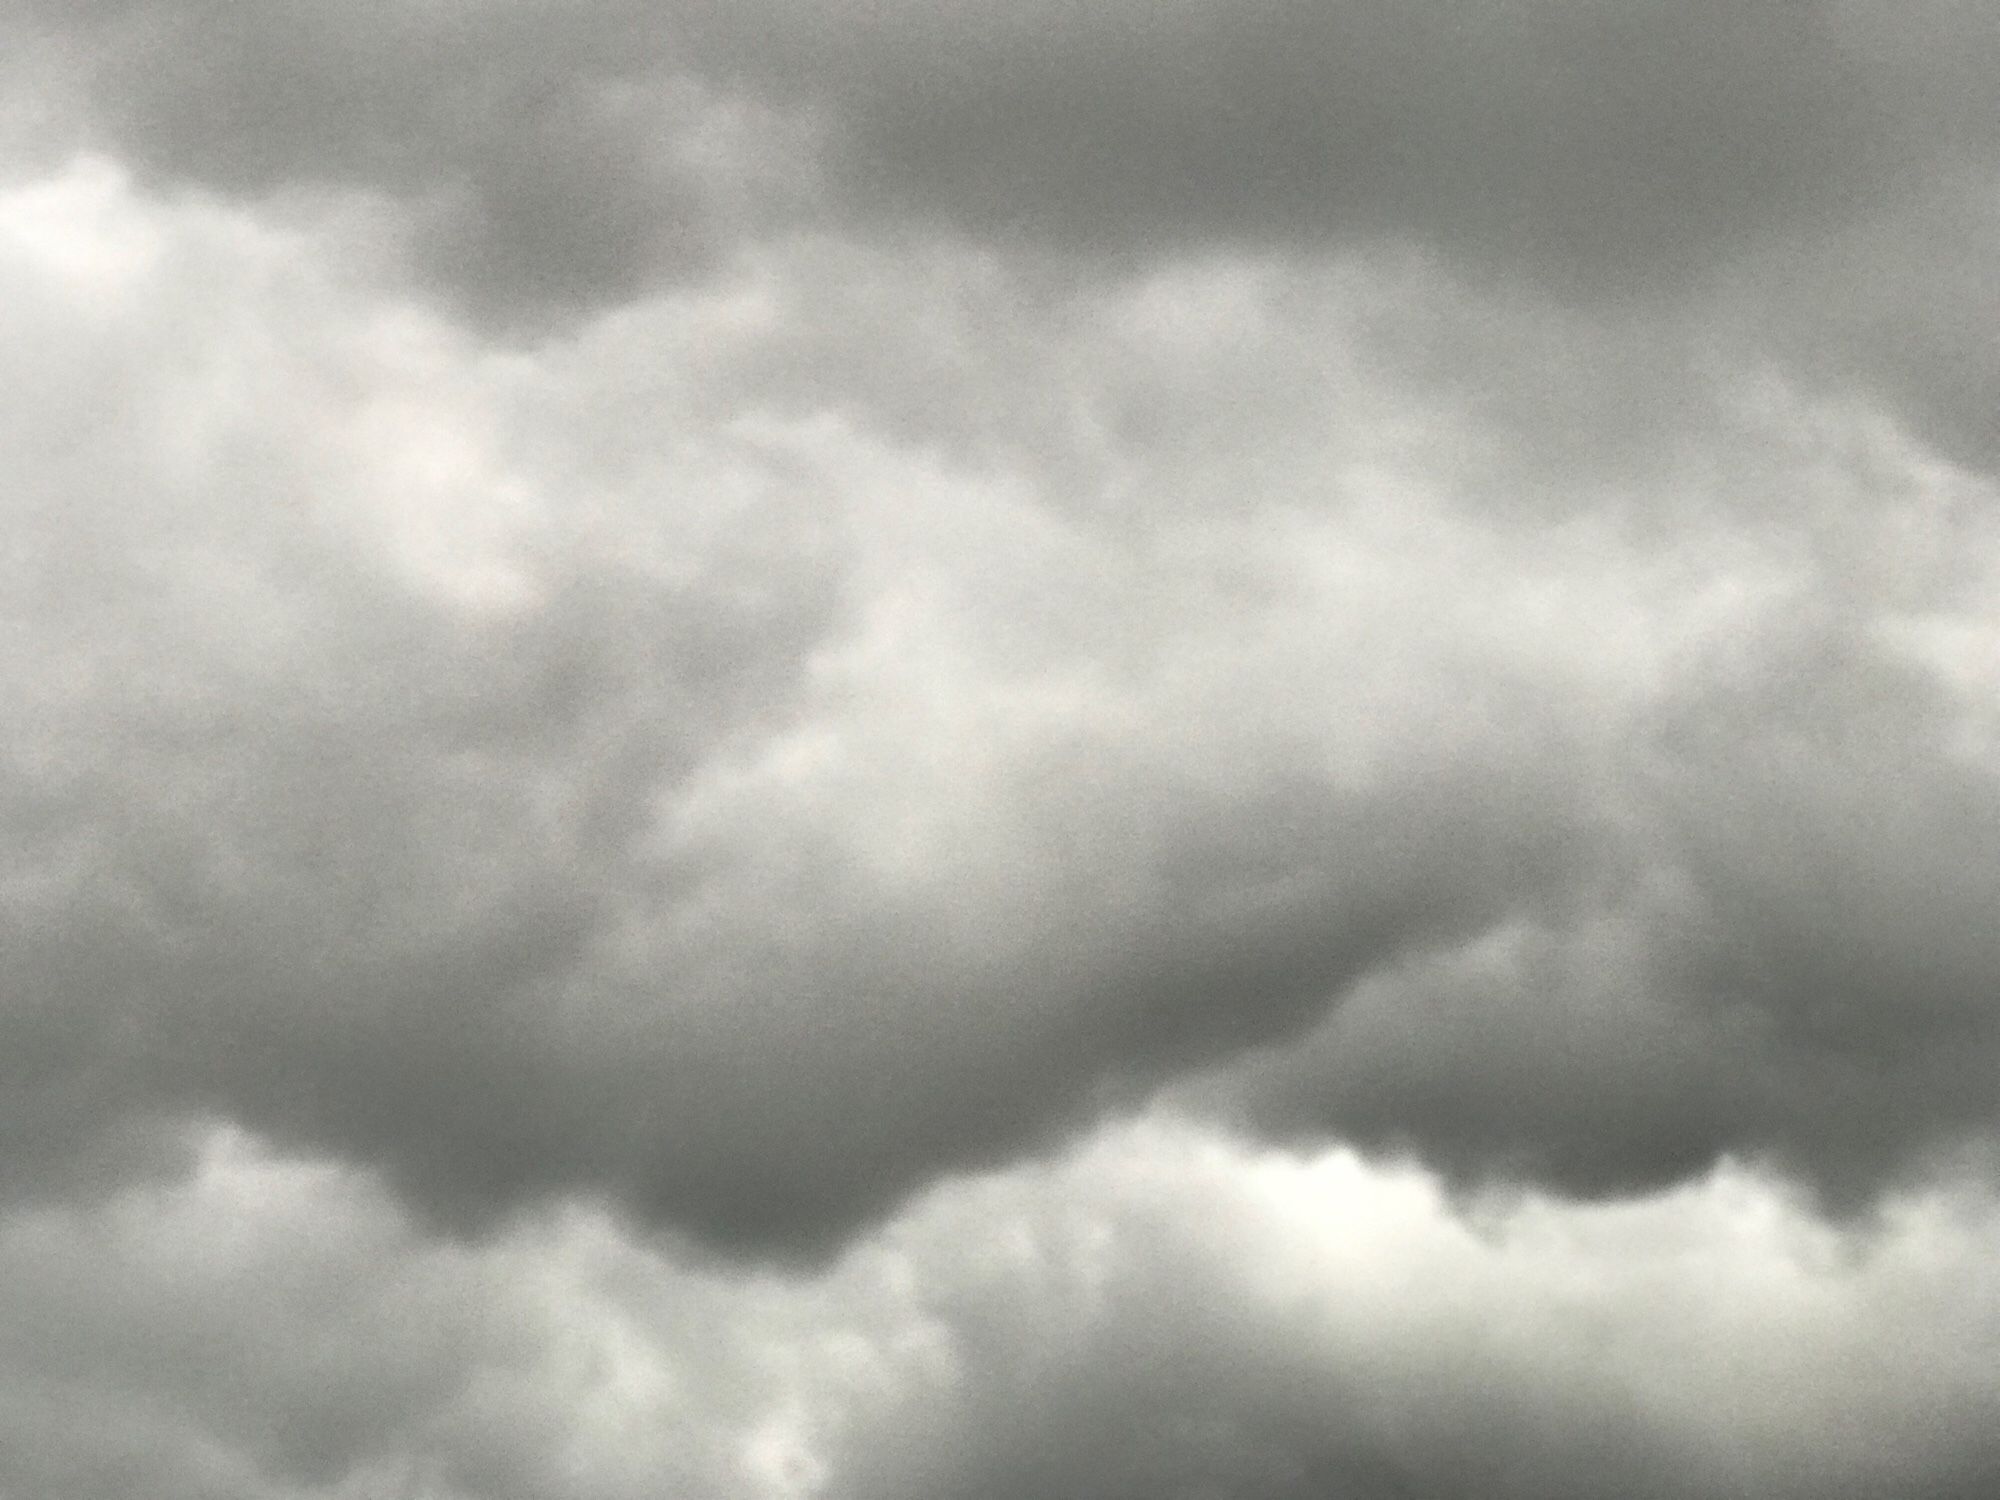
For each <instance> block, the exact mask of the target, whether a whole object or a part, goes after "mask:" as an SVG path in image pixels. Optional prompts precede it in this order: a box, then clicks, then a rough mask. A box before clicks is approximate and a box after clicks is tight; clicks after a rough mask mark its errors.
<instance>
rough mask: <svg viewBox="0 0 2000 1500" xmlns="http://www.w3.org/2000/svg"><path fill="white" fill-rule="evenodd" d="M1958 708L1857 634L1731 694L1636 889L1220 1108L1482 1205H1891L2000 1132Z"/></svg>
mask: <svg viewBox="0 0 2000 1500" xmlns="http://www.w3.org/2000/svg"><path fill="white" fill-rule="evenodd" d="M1950 713H1951V711H1950V709H1949V706H1948V704H1947V703H1946V701H1945V700H1944V699H1943V698H1942V697H1941V696H1940V695H1939V693H1938V691H1937V689H1936V687H1935V685H1934V684H1931V683H1929V682H1928V681H1927V680H1926V679H1924V678H1923V677H1922V676H1921V675H1919V674H1917V673H1916V672H1915V671H1914V670H1912V669H1910V668H1907V667H1902V666H1897V665H1894V664H1892V663H1890V662H1889V661H1887V660H1886V659H1884V658H1883V657H1882V656H1881V655H1880V654H1879V653H1877V652H1875V651H1872V650H1869V649H1867V648H1864V647H1861V646H1859V645H1858V644H1856V643H1853V642H1851V641H1849V642H1848V643H1847V644H1845V645H1841V644H1837V643H1829V642H1827V641H1825V640H1824V639H1819V640H1816V641H1815V643H1814V644H1813V645H1811V646H1810V647H1806V648H1802V649H1795V650H1786V651H1783V652H1781V653H1779V654H1778V656H1777V657H1775V658H1767V659H1766V660H1765V661H1764V663H1763V665H1762V668H1761V669H1760V670H1757V671H1755V672H1754V673H1751V674H1749V675H1747V676H1742V677H1737V678H1735V679H1733V680H1729V681H1720V682H1717V683H1715V684H1714V685H1713V686H1712V687H1711V688H1710V689H1709V690H1707V691H1705V692H1704V693H1702V694H1700V695H1699V696H1697V697H1696V698H1694V699H1690V700H1688V701H1685V702H1683V703H1682V704H1681V705H1680V706H1679V707H1678V708H1677V709H1676V710H1675V711H1674V713H1673V714H1672V715H1671V718H1672V721H1673V722H1672V724H1671V726H1670V727H1669V728H1667V729H1664V730H1663V732H1662V737H1661V739H1660V740H1659V741H1658V742H1657V744H1656V747H1655V749H1656V753H1657V754H1658V755H1659V756H1660V760H1659V761H1658V762H1657V763H1656V770H1655V772H1654V773H1653V774H1654V775H1657V776H1659V777H1660V778H1661V779H1660V780H1659V781H1657V782H1656V783H1655V784H1654V785H1655V791H1656V795H1657V796H1658V799H1659V800H1657V801H1656V802H1655V803H1654V804H1653V806H1654V811H1655V814H1656V815H1657V816H1658V818H1659V819H1660V822H1659V823H1658V824H1656V825H1654V826H1653V828H1652V829H1650V830H1649V831H1648V832H1647V833H1646V834H1645V842H1644V843H1642V844H1641V845H1639V846H1638V848H1637V849H1635V850H1634V851H1632V855H1633V857H1634V858H1635V860H1636V862H1635V863H1633V864H1632V865H1631V866H1630V869H1631V871H1632V874H1631V876H1629V877H1627V878H1625V879H1624V880H1622V881H1621V884H1622V885H1623V887H1624V890H1623V893H1622V894H1619V893H1617V892H1616V891H1615V890H1614V891H1612V892H1609V893H1606V895H1604V896H1601V897H1600V898H1599V900H1600V902H1601V904H1598V905H1596V906H1594V908H1590V909H1588V910H1589V914H1588V915H1586V916H1584V917H1583V919H1582V920H1580V921H1579V920H1574V919H1572V920H1570V921H1568V922H1558V923H1556V924H1553V925H1551V924H1548V923H1543V922H1529V923H1526V924H1523V925H1520V926H1517V927H1515V928H1513V929H1511V930H1503V931H1496V932H1489V933H1487V934H1485V935H1483V936H1482V937H1481V939H1480V940H1478V941H1476V942H1474V943H1473V944H1471V945H1468V946H1466V947H1463V948H1460V949H1459V950H1457V951H1455V952H1452V953H1443V954H1433V955H1428V956H1424V957H1421V958H1419V959H1418V960H1416V961H1415V962H1413V963H1410V964H1406V965H1403V966H1402V967H1400V968H1397V969H1395V970H1393V971H1390V972H1386V973H1384V974H1381V975H1378V976H1376V977H1375V978H1373V979H1371V980H1370V981H1369V982H1367V983H1366V984H1363V985H1362V986H1360V987H1359V988H1358V989H1357V990H1355V991H1354V992H1353V993H1352V994H1351V995H1350V996H1349V997H1348V998H1347V999H1345V1000H1344V1001H1343V1002H1342V1003H1341V1004H1340V1005H1339V1006H1338V1007H1337V1008H1336V1009H1334V1010H1333V1011H1332V1012H1330V1013H1329V1015H1328V1016H1327V1018H1326V1019H1325V1021H1324V1022H1323V1023H1322V1024H1321V1026H1320V1028H1319V1030H1318V1031H1317V1032H1316V1033H1315V1034H1314V1035H1312V1036H1311V1037H1309V1038H1308V1039H1307V1040H1306V1041H1305V1042H1304V1043H1303V1044H1302V1045H1299V1046H1297V1047H1293V1048H1288V1049H1283V1050H1278V1051H1273V1052H1271V1053H1269V1054H1266V1055H1263V1056H1259V1057H1252V1058H1249V1059H1246V1060H1244V1061H1241V1062H1239V1063H1238V1064H1236V1065H1234V1067H1233V1068H1231V1069H1230V1070H1227V1071H1226V1072H1225V1073H1223V1074H1222V1075H1219V1076H1217V1077H1214V1078H1212V1079H1211V1080H1210V1081H1209V1082H1207V1083H1205V1084H1202V1085H1199V1086H1197V1087H1196V1088H1195V1090H1194V1095H1195V1097H1197V1098H1200V1099H1203V1100H1205V1101H1206V1102H1207V1104H1208V1106H1209V1107H1215V1108H1220V1109H1221V1110H1223V1111H1224V1112H1225V1113H1227V1114H1231V1115H1233V1116H1235V1117H1237V1118H1239V1119H1247V1120H1249V1121H1251V1122H1254V1123H1255V1124H1256V1125H1257V1127H1258V1128H1260V1129H1263V1130H1266V1131H1269V1132H1272V1133H1274V1134H1275V1135H1277V1136H1279V1137H1281V1138H1288V1139H1300V1138H1311V1137H1314V1136H1323V1135H1326V1134H1333V1135H1337V1136H1341V1137H1344V1138H1347V1139H1352V1140H1356V1141H1360V1142H1363V1143H1365V1144H1368V1145H1370V1146H1374V1147H1380V1148H1389V1149H1395V1150H1403V1151H1410V1152H1414V1153H1415V1154H1416V1155H1418V1156H1419V1157H1421V1158H1422V1159H1423V1160H1425V1161H1426V1162H1429V1163H1431V1164H1433V1165H1435V1166H1437V1167H1439V1168H1440V1169H1442V1170H1444V1171H1445V1172H1447V1173H1448V1174H1450V1175H1452V1176H1453V1177H1455V1178H1456V1179H1457V1180H1459V1181H1460V1182H1463V1183H1467V1184H1471V1183H1478V1182H1493V1181H1506V1180H1516V1181H1528V1182H1535V1183H1541V1184H1551V1185H1555V1186H1558V1187H1560V1188H1563V1189H1565V1190H1567V1191H1570V1192H1574V1193H1580V1194H1584V1195H1587V1196H1597V1195H1607V1194H1622V1193H1629V1192H1634V1191H1643V1190H1647V1189H1650V1188H1654V1187H1658V1186H1662V1185H1665V1184H1668V1183H1671V1182H1675V1181H1678V1180H1681V1179H1683V1178H1685V1177H1688V1176H1691V1175H1694V1174H1697V1173H1699V1172H1701V1171H1704V1170H1706V1169H1707V1168H1708V1167H1709V1166H1711V1165H1712V1164H1713V1163H1714V1162H1715V1161H1716V1160H1718V1159H1719V1158H1721V1157H1723V1156H1725V1155H1728V1156H1735V1157H1738V1158H1751V1159H1761V1160H1765V1161H1769V1162H1773V1163H1775V1164H1777V1165H1779V1166H1780V1167H1782V1168H1783V1169H1784V1170H1786V1171H1787V1172H1789V1173H1792V1174H1794V1175H1795V1176H1796V1177H1797V1178H1798V1179H1799V1180H1800V1181H1802V1182H1804V1183H1806V1184H1809V1185H1810V1186H1812V1187H1813V1188H1814V1189H1815V1190H1816V1191H1817V1192H1818V1193H1819V1194H1820V1196H1821V1199H1822V1201H1823V1203H1825V1204H1826V1205H1828V1206H1829V1207H1831V1208H1834V1209H1836V1210H1839V1211H1841V1212H1852V1211H1856V1210H1858V1209H1861V1208H1863V1207H1865V1206H1866V1205H1868V1204H1870V1203H1872V1202H1874V1201H1875V1200H1876V1198H1877V1197H1878V1195H1879V1194H1880V1193H1881V1192H1882V1191H1883V1190H1884V1188H1885V1187H1887V1186H1889V1185H1891V1184H1894V1183H1896V1182H1898V1181H1900V1180H1904V1179H1906V1178H1908V1177H1911V1176H1914V1175H1919V1174H1921V1173H1922V1172H1924V1171H1925V1170H1928V1169H1931V1168H1934V1167H1936V1166H1937V1165H1938V1164H1939V1162H1940V1160H1942V1159H1947V1158H1948V1157H1949V1156H1950V1155H1951V1154H1952V1153H1954V1152H1955V1151H1958V1150H1960V1149H1962V1148H1964V1147H1965V1146H1967V1145H1968V1144H1971V1143H1974V1142H1978V1141H1990V1140H1992V1139H1994V1138H1995V1137H1996V1135H2000V1116H1996V1114H1995V1112H1994V1109H1993V1102H1992V1101H1993V1099H1994V1097H1995V1089H1996V1085H2000V1006H1996V1001H1995V997H1996V996H2000V944H1996V943H1995V942H1994V940H1993V936H1992V933H1993V926H1992V924H1991V923H1990V922H1989V921H1987V920H1985V918H1984V917H1983V916H1982V913H1986V912H1990V911H1991V910H1993V909H1994V908H1995V904H1996V902H2000V862H1996V861H1995V859H1994V857H1993V852H1992V851H1993V850H1994V849H1995V848H1996V847H2000V781H1996V779H1995V778H1994V776H1993V775H1992V774H1991V772H1990V771H1988V770H1985V769H1983V768H1980V767H1977V766H1974V765H1972V764H1969V763H1967V762H1964V761H1961V760H1959V759H1957V758H1955V757H1954V756H1953V755H1952V754H1951V753H1950V752H1949V751H1948V749H1947V748H1946V746H1947V745H1948V743H1949V740H1948V734H1949V730H1950V723H1951V720H1950ZM1655 839H1658V840H1659V841H1660V842H1658V843H1654V842H1653V841H1654V840H1655Z"/></svg>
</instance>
